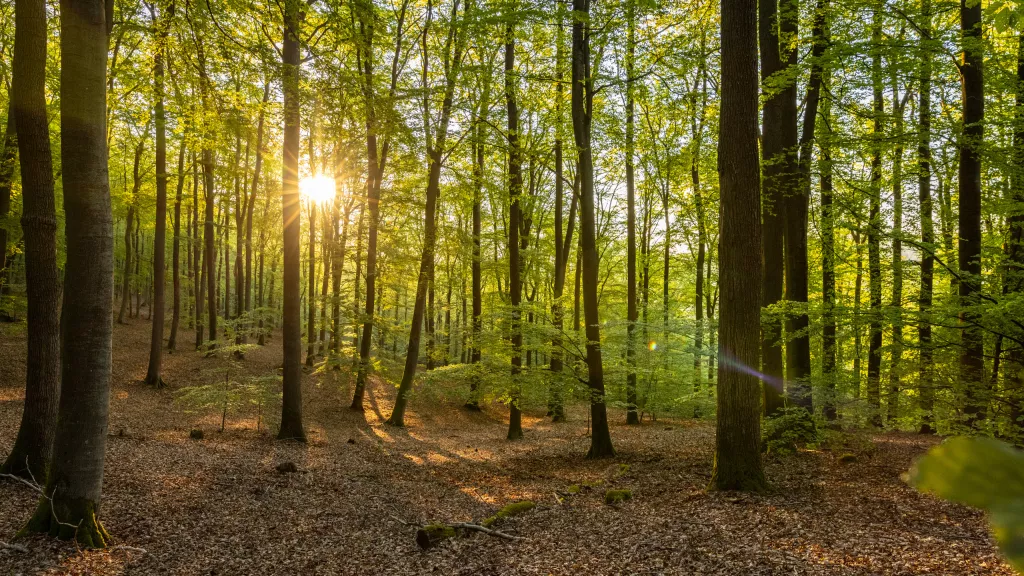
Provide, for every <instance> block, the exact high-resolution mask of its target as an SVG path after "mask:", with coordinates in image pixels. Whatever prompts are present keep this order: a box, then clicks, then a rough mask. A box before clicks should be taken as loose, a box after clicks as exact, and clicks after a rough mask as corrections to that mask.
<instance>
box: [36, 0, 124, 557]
mask: <svg viewBox="0 0 1024 576" xmlns="http://www.w3.org/2000/svg"><path fill="white" fill-rule="evenodd" d="M112 14H113V6H112V3H111V4H110V5H106V6H105V5H104V2H103V1H102V0H62V2H61V6H60V39H61V49H60V58H61V71H60V92H61V94H60V96H61V97H60V105H61V141H62V143H63V145H62V146H61V166H62V167H63V168H62V178H63V189H64V211H65V213H66V215H67V216H68V218H66V225H65V234H66V238H67V262H66V266H65V275H66V277H67V278H69V279H73V282H74V285H75V289H74V290H68V291H67V292H66V293H65V294H64V303H63V310H62V322H61V323H62V326H61V330H62V334H61V336H62V338H61V352H62V357H61V380H62V381H61V397H60V405H59V408H58V416H57V429H56V432H55V435H54V443H53V458H52V460H51V462H50V467H49V471H48V474H47V480H46V488H45V489H44V490H45V494H46V496H44V497H43V498H41V499H40V500H39V505H38V507H37V508H36V511H35V514H34V515H33V516H32V518H31V519H30V520H29V522H28V524H27V525H26V526H25V528H23V529H22V532H49V533H50V534H51V535H52V536H57V537H59V538H62V539H71V538H75V539H76V540H77V541H78V543H79V544H80V545H82V546H83V547H86V548H102V547H104V546H106V544H107V542H108V541H109V540H110V536H109V534H107V532H106V530H104V529H103V526H102V525H101V524H100V522H99V520H98V518H97V515H98V513H99V508H100V497H101V493H102V489H103V456H104V449H105V447H106V441H107V409H108V404H109V390H110V364H111V335H112V326H111V305H112V303H111V300H112V299H113V289H114V285H113V284H114V282H113V279H114V237H113V222H112V220H113V218H112V215H111V208H110V188H109V184H108V182H109V180H108V174H107V141H106V104H107V102H106V85H105V83H106V67H107V35H108V33H109V30H110V24H111V17H112V16H111V15H112ZM58 518H59V521H58V520H57V519H58Z"/></svg>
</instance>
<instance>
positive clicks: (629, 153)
mask: <svg viewBox="0 0 1024 576" xmlns="http://www.w3.org/2000/svg"><path fill="white" fill-rule="evenodd" d="M626 10H627V13H626V62H625V72H626V150H625V153H626V424H639V423H640V418H639V417H638V415H637V406H636V342H635V339H636V334H635V332H636V321H637V309H636V304H637V296H636V185H635V183H634V174H633V147H634V144H633V132H634V129H635V126H634V125H635V123H636V120H635V115H634V107H635V103H634V101H633V68H634V65H633V61H634V59H635V57H636V3H635V2H628V3H627V8H626ZM702 248H703V246H702Z"/></svg>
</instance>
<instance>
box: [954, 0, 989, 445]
mask: <svg viewBox="0 0 1024 576" xmlns="http://www.w3.org/2000/svg"><path fill="white" fill-rule="evenodd" d="M960 30H961V37H962V39H963V46H964V48H963V65H962V66H961V67H960V72H961V78H962V82H963V101H962V105H963V122H964V124H963V126H964V128H963V135H962V137H961V140H960V146H959V147H960V172H959V178H958V179H957V182H958V186H959V188H958V192H959V206H960V211H959V231H960V234H959V236H958V238H959V241H958V244H957V248H958V250H957V252H958V258H959V260H958V262H959V264H960V266H959V267H960V286H959V288H960V307H961V310H960V324H961V327H962V329H961V346H962V347H963V351H962V353H961V355H960V382H961V385H963V386H964V387H966V394H965V395H964V398H963V411H964V414H965V415H966V416H967V421H966V424H967V425H968V426H969V427H974V426H975V425H977V423H978V421H979V420H981V419H982V418H984V417H985V411H986V408H987V407H988V402H989V398H988V396H989V394H988V390H987V386H986V384H985V378H984V373H983V372H984V368H985V344H984V343H985V340H984V334H983V333H982V331H981V329H980V328H978V327H977V323H978V322H979V314H978V313H977V312H976V311H975V310H974V309H973V308H974V307H975V306H976V305H977V304H978V296H977V294H978V293H979V292H980V291H981V147H982V145H983V144H982V141H983V138H984V126H983V122H984V120H985V83H984V74H983V72H984V71H983V69H982V66H983V58H984V46H983V45H982V20H981V4H980V3H971V2H968V0H960Z"/></svg>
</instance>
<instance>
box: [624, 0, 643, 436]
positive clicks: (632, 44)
mask: <svg viewBox="0 0 1024 576" xmlns="http://www.w3.org/2000/svg"><path fill="white" fill-rule="evenodd" d="M626 10H627V14H626V62H625V64H626V65H625V72H626V150H625V152H626V424H639V423H640V418H639V417H638V415H637V409H636V342H635V339H636V335H635V334H634V332H636V321H637V310H636V303H637V302H636V298H637V297H636V185H635V183H634V181H633V179H634V174H633V146H634V144H633V131H634V124H635V120H634V102H633V60H634V58H635V55H636V5H635V3H633V2H629V3H627V8H626Z"/></svg>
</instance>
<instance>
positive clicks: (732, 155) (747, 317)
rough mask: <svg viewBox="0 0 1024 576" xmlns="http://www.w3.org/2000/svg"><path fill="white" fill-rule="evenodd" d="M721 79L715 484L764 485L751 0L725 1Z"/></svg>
mask: <svg viewBox="0 0 1024 576" xmlns="http://www.w3.org/2000/svg"><path fill="white" fill-rule="evenodd" d="M721 18H722V32H721V36H722V78H721V84H720V86H721V88H720V89H721V100H722V103H721V110H720V113H719V114H720V116H719V139H718V176H719V181H720V186H721V193H720V194H721V208H720V210H721V215H720V218H719V222H720V226H721V244H720V246H719V259H720V260H719V261H720V268H719V270H720V273H719V281H718V283H719V286H720V287H721V291H722V308H721V311H720V312H719V338H718V354H719V357H721V358H723V359H727V360H726V361H721V362H719V363H718V420H717V423H716V425H715V464H714V471H713V472H712V475H711V486H712V487H713V488H715V489H718V490H748V491H760V490H763V489H764V488H765V479H764V472H763V471H762V468H761V417H760V402H759V394H758V378H757V376H755V375H754V374H753V373H752V372H753V371H752V370H749V367H753V366H756V365H757V358H758V347H759V346H758V334H757V331H756V328H755V327H756V326H758V325H759V320H760V303H759V301H758V294H757V293H756V292H754V291H751V290H750V289H749V286H748V285H747V282H748V281H749V279H750V278H759V277H760V276H761V259H760V252H761V251H760V247H761V229H760V228H761V219H760V214H759V203H760V201H759V196H760V174H759V166H758V157H757V93H758V90H757V44H756V35H755V30H756V27H757V9H756V2H755V1H754V0H730V1H723V2H722V16H721Z"/></svg>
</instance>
